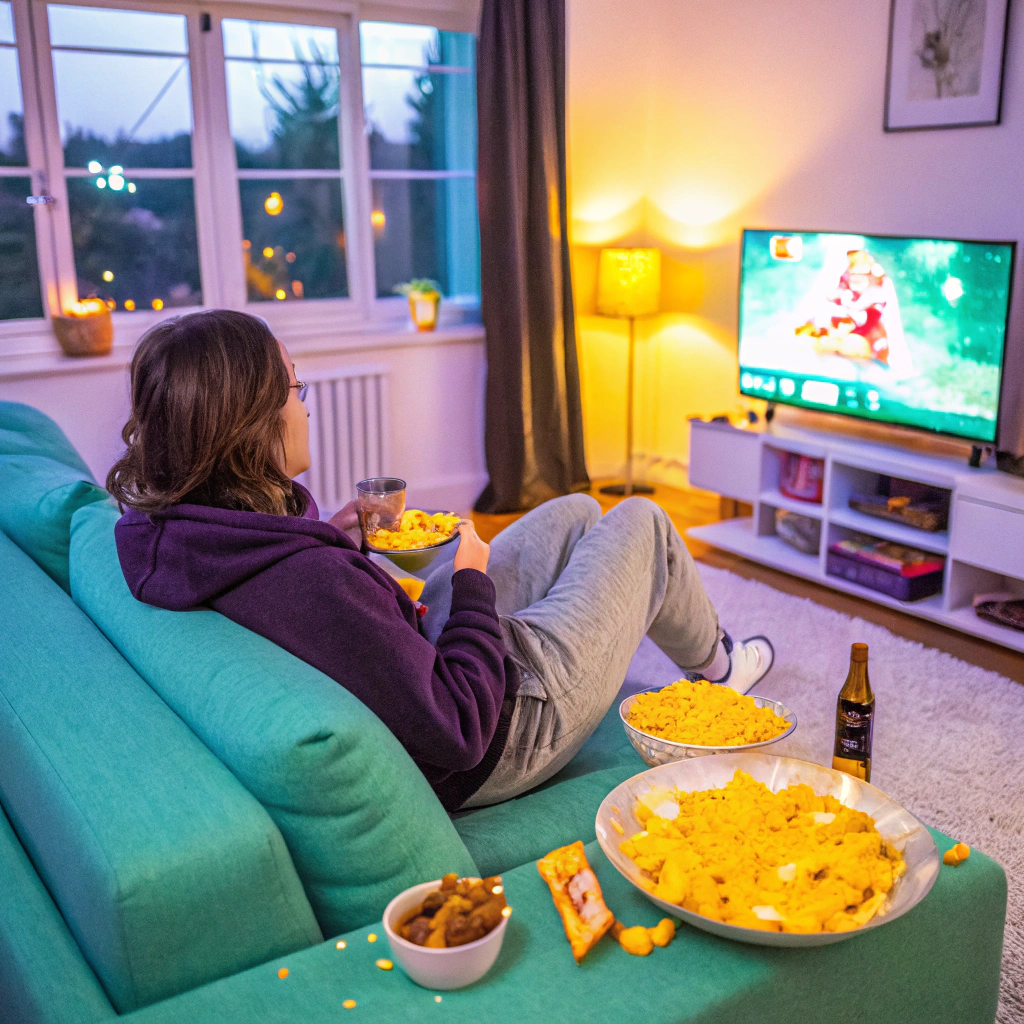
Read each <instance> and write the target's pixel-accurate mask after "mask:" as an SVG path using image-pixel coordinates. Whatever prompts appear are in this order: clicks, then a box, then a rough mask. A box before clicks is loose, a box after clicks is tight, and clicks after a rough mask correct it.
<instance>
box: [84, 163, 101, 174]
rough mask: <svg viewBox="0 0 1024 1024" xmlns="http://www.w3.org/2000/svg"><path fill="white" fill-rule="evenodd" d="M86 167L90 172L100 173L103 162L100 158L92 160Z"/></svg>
mask: <svg viewBox="0 0 1024 1024" xmlns="http://www.w3.org/2000/svg"><path fill="white" fill-rule="evenodd" d="M86 168H87V169H88V171H89V173H90V174H99V173H100V171H102V170H103V164H101V163H100V162H99V160H90V161H89V162H88V163H87V164H86Z"/></svg>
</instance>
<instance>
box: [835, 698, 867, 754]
mask: <svg viewBox="0 0 1024 1024" xmlns="http://www.w3.org/2000/svg"><path fill="white" fill-rule="evenodd" d="M873 725H874V708H873V707H870V706H869V707H865V706H864V705H863V704H855V703H853V702H852V701H846V700H840V701H839V707H838V709H837V710H836V747H835V756H836V757H848V758H850V759H852V760H863V759H864V758H868V757H870V756H871V731H872V726H873Z"/></svg>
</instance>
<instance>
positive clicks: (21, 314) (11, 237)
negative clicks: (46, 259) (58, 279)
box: [0, 3, 43, 320]
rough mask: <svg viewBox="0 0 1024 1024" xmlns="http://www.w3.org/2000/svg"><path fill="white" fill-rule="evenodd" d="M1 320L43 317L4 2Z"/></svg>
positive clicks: (0, 45)
mask: <svg viewBox="0 0 1024 1024" xmlns="http://www.w3.org/2000/svg"><path fill="white" fill-rule="evenodd" d="M0 118H2V119H3V120H2V122H0V282H3V284H2V286H0V320H15V319H19V320H20V319H27V318H31V317H40V316H42V315H43V297H42V292H41V291H40V287H39V264H38V256H37V254H36V239H35V228H34V226H33V207H32V206H30V205H29V204H28V203H26V202H25V198H26V196H29V195H31V194H32V175H31V171H30V170H29V165H28V153H27V150H26V145H25V114H24V109H23V105H22V99H21V81H20V78H19V66H18V51H17V42H16V39H15V35H14V12H13V9H12V7H11V5H10V4H9V3H0Z"/></svg>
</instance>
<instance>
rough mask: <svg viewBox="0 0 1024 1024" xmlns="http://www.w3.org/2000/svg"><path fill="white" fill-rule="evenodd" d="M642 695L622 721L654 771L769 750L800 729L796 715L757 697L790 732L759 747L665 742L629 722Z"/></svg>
mask: <svg viewBox="0 0 1024 1024" xmlns="http://www.w3.org/2000/svg"><path fill="white" fill-rule="evenodd" d="M661 689H663V687H660V686H658V687H654V688H653V689H650V690H642V691H641V693H657V692H658V690H661ZM639 696H640V693H634V694H633V695H632V696H629V697H627V698H626V699H625V700H624V701H623V702H622V703H621V704H620V705H619V718H620V719H622V726H623V728H624V729H625V730H626V735H627V736H628V737H629V742H630V743H632V744H633V746H634V748H635V749H636V752H637V753H638V754H639V755H640V756H641V757H642V758H643V759H644V761H645V762H646V763H647V764H649V765H650V766H651V767H652V768H653V767H655V766H657V765H661V764H669V762H671V761H681V760H682V759H683V758H687V757H703V756H704V755H705V754H722V753H729V754H735V753H737V752H739V751H742V750H756V749H757V748H758V747H767V746H768V744H769V743H778V742H779V740H784V739H785V738H786V737H787V736H789V735H790V734H791V733H792V732H793V730H794V729H795V728H796V714H795V713H794V712H793V711H791V710H790V709H789V708H787V707H786V705H785V704H783V703H781V702H780V701H777V700H769V699H768V698H767V697H759V696H758V695H757V694H753V693H752V694H750V696H751V697H753V699H754V703H755V704H756V705H757V706H758V707H759V708H771V709H772V711H774V712H775V714H777V715H778V716H779V717H780V718H782V719H783V720H784V721H785V722H786V731H785V732H780V733H779V735H778V736H773V737H772V738H771V739H770V740H760V741H759V742H757V743H740V744H737V743H733V744H731V745H730V746H718V747H715V746H711V747H709V746H703V745H702V744H698V743H674V742H673V741H672V740H665V739H662V738H661V737H660V736H652V735H651V734H650V733H649V732H644V731H643V730H642V729H638V728H637V727H636V726H635V725H631V724H630V722H629V713H630V711H631V710H632V708H633V704H634V703H635V701H636V699H637V697H639Z"/></svg>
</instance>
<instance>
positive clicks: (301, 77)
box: [223, 19, 348, 302]
mask: <svg viewBox="0 0 1024 1024" xmlns="http://www.w3.org/2000/svg"><path fill="white" fill-rule="evenodd" d="M223 30H224V57H225V62H226V70H227V86H228V115H229V120H230V123H231V137H232V140H233V141H234V146H235V161H236V163H237V166H238V191H239V197H240V200H241V207H242V234H243V236H244V237H243V240H242V250H243V251H242V258H243V261H244V264H245V285H246V295H247V297H248V300H249V301H250V302H262V301H266V300H275V299H276V300H280V301H287V300H295V299H303V298H309V299H326V298H340V297H343V296H347V295H348V274H347V271H346V266H345V217H344V213H343V205H344V204H343V194H342V173H341V136H340V134H339V129H340V106H341V99H340V86H341V74H340V67H339V61H338V35H337V32H335V31H334V30H333V29H330V28H321V27H318V26H312V25H291V24H280V23H271V22H265V21H263V22H261V21H237V20H235V19H225V20H224V22H223Z"/></svg>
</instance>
